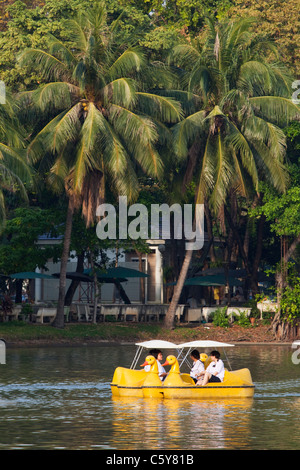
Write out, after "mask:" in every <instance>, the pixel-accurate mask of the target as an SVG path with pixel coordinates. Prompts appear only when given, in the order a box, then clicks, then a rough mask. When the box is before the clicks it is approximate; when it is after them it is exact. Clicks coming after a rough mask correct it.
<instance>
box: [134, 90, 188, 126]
mask: <svg viewBox="0 0 300 470" xmlns="http://www.w3.org/2000/svg"><path fill="white" fill-rule="evenodd" d="M136 96H137V100H138V101H137V107H138V109H139V110H140V111H141V112H142V113H144V114H146V115H148V116H152V117H153V118H155V119H158V120H160V121H161V122H164V123H174V122H178V121H180V120H181V119H182V117H183V112H182V109H181V106H180V103H179V102H178V101H176V100H174V99H172V98H169V97H167V96H162V95H156V94H153V93H141V92H137V93H136Z"/></svg>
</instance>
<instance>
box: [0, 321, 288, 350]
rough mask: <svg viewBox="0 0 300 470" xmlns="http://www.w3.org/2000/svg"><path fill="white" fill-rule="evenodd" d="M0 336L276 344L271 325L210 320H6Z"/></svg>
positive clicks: (19, 340)
mask: <svg viewBox="0 0 300 470" xmlns="http://www.w3.org/2000/svg"><path fill="white" fill-rule="evenodd" d="M0 339H3V340H4V341H5V342H6V344H7V346H8V347H24V346H46V345H62V346H63V345H82V344H90V345H92V344H98V343H103V342H106V343H127V342H128V343H135V342H139V341H147V340H150V339H163V340H167V341H172V342H174V343H177V344H180V343H183V342H186V341H194V340H197V339H202V340H204V339H205V340H209V339H211V340H215V341H222V342H227V343H234V344H247V343H254V344H255V343H279V342H278V341H276V339H275V337H274V335H273V333H272V328H271V326H270V325H262V324H260V323H257V324H256V325H254V326H249V327H241V326H239V325H235V324H233V325H232V326H231V327H229V328H222V327H216V326H214V325H213V324H211V323H206V324H201V325H199V324H191V323H189V324H180V325H177V326H176V327H175V328H174V329H173V330H167V329H165V328H164V327H163V325H162V324H157V323H134V322H128V323H124V322H123V323H114V322H111V323H98V324H96V325H94V324H87V323H73V324H72V323H67V324H66V325H65V327H64V328H63V329H57V328H54V327H53V326H51V325H46V324H44V325H37V324H28V323H23V322H7V323H1V324H0ZM279 344H280V343H279Z"/></svg>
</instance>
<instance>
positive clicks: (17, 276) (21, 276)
mask: <svg viewBox="0 0 300 470" xmlns="http://www.w3.org/2000/svg"><path fill="white" fill-rule="evenodd" d="M9 277H10V278H11V279H54V278H53V276H50V275H49V274H43V273H36V272H33V271H32V272H31V271H25V272H22V273H14V274H10V275H9Z"/></svg>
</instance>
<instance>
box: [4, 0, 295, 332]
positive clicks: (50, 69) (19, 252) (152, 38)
mask: <svg viewBox="0 0 300 470" xmlns="http://www.w3.org/2000/svg"><path fill="white" fill-rule="evenodd" d="M191 3H192V4H191V5H190V4H189V2H181V1H178V0H168V1H167V2H163V3H161V2H157V1H156V0H151V1H148V0H147V1H146V0H145V1H143V0H141V1H137V0H132V1H131V2H129V3H128V2H122V1H116V0H113V1H110V2H108V1H104V0H103V1H91V0H74V1H72V2H69V1H67V0H45V1H42V2H40V1H39V2H28V1H24V2H21V1H11V0H10V1H4V2H1V6H0V9H1V12H0V13H1V16H0V19H1V20H0V28H1V31H0V43H1V57H0V79H1V80H2V81H3V82H4V83H5V86H6V102H5V104H0V190H1V192H0V226H1V230H2V231H1V240H0V273H1V274H2V275H9V274H11V273H13V272H17V271H34V270H35V269H36V268H37V267H38V268H41V269H43V268H45V266H46V264H47V260H48V259H49V258H52V259H53V260H57V261H60V264H61V272H60V285H59V293H58V299H57V300H58V304H57V316H56V319H55V322H54V324H53V325H54V326H55V327H56V328H53V327H48V326H42V327H40V326H38V325H31V326H30V325H23V324H22V325H21V323H18V324H15V323H11V324H9V325H4V324H3V325H1V328H5V331H6V332H7V334H8V331H11V333H9V334H11V335H13V334H14V333H13V332H15V334H17V332H19V334H20V335H21V336H22V335H25V336H26V335H27V334H28V335H29V336H30V335H35V334H36V335H37V336H39V335H41V336H43V335H44V337H45V336H46V337H48V338H50V337H60V335H61V336H62V337H64V336H68V335H70V337H72V335H75V336H76V334H77V335H78V334H79V336H81V334H82V335H83V337H84V333H83V332H84V331H85V335H87V336H89V335H92V336H93V335H94V334H96V335H98V336H99V337H102V336H101V335H102V334H103V336H104V339H105V338H108V337H109V335H110V333H109V331H111V330H110V329H112V328H114V329H116V330H115V331H117V332H118V333H117V336H118V334H120V336H121V337H123V333H124V337H126V334H127V335H128V337H131V331H130V328H134V329H135V331H136V329H139V328H144V329H145V331H146V332H147V331H148V329H151V328H162V327H158V326H154V325H151V326H150V325H141V326H139V325H135V326H131V325H117V324H113V323H110V324H108V325H88V324H85V325H76V326H75V325H68V324H65V323H64V304H65V303H66V299H68V301H69V296H70V295H71V293H70V291H69V292H66V266H67V260H68V257H69V255H70V252H71V251H76V253H77V258H78V265H77V268H78V269H79V270H80V269H82V266H83V264H82V263H83V261H82V260H83V259H84V258H85V257H89V259H90V262H91V264H92V265H93V266H96V267H101V268H107V267H108V264H107V259H106V258H105V256H103V253H104V252H105V249H107V248H109V247H114V246H115V241H114V240H112V241H109V240H106V241H102V240H99V239H98V238H97V237H96V233H95V224H96V207H97V205H98V204H99V203H100V202H110V203H113V204H115V205H116V204H117V200H118V196H120V195H126V196H127V197H128V200H129V201H130V202H140V203H143V204H146V205H148V206H149V205H150V204H151V203H160V204H162V203H167V204H170V205H171V204H172V203H175V202H177V203H180V204H184V203H202V204H204V207H205V224H206V225H205V227H206V232H207V235H208V239H209V243H208V250H206V247H204V249H203V250H202V251H200V253H193V252H192V251H187V252H185V251H184V249H182V246H181V248H178V245H176V247H175V244H176V242H177V241H176V240H171V243H174V249H173V251H174V253H175V252H176V253H177V254H178V257H177V258H176V260H175V258H174V259H173V260H171V261H170V265H169V266H165V277H166V281H167V282H169V283H170V282H177V284H176V287H175V289H174V293H173V296H172V301H171V304H170V308H169V311H168V313H167V315H166V318H165V323H164V327H165V331H166V334H167V332H168V331H171V329H172V327H173V324H174V314H175V310H176V306H177V304H178V301H179V299H180V296H181V295H182V289H183V285H184V282H185V279H186V277H187V275H188V272H189V269H192V271H193V272H196V271H197V270H198V271H199V270H201V269H203V267H204V266H205V267H207V265H208V264H209V267H211V268H213V267H223V268H225V270H228V269H234V268H236V267H243V268H244V270H245V272H246V277H245V279H246V282H245V284H244V286H243V287H244V294H245V297H246V299H247V300H248V295H249V294H250V292H251V295H252V297H253V299H257V298H258V297H257V296H258V295H261V298H263V297H264V296H266V295H271V296H273V297H275V298H277V301H278V303H279V309H278V311H277V313H276V315H275V316H274V318H273V324H272V331H273V333H274V335H275V336H276V338H277V339H281V340H285V339H292V338H295V337H297V336H298V335H299V327H298V322H299V317H300V312H299V308H300V300H299V298H300V293H299V282H298V280H299V277H298V273H299V266H300V258H299V247H300V219H299V214H300V210H299V208H300V172H299V149H300V110H299V100H297V96H298V95H297V93H298V91H297V89H295V84H296V87H297V83H298V81H297V79H299V73H300V64H299V56H298V54H297V52H298V51H297V47H296V45H297V44H299V31H298V23H297V18H298V14H297V2H296V0H287V1H283V0H280V1H276V2H275V1H273V0H271V1H269V2H261V5H260V8H258V5H257V2H255V1H252V0H250V1H247V2H245V1H243V0H205V1H200V0H195V1H194V2H191ZM270 3H271V4H272V8H269V6H270ZM287 18H288V20H287ZM287 21H288V23H289V28H288V27H287ZM275 23H277V26H276V28H275V27H274V24H275ZM298 88H299V86H298ZM292 97H293V99H292ZM44 233H51V234H52V235H54V236H61V237H62V240H63V242H62V244H61V245H56V246H52V247H48V248H47V249H41V247H40V246H38V245H37V243H36V241H37V239H38V236H39V235H41V234H44ZM131 242H132V246H133V247H134V249H135V250H136V252H137V253H138V255H139V256H141V255H142V254H143V253H145V252H146V250H147V247H146V245H145V244H143V243H140V244H138V243H137V242H136V241H132V240H123V241H119V242H118V249H120V248H122V247H126V248H128V246H130V243H131ZM99 255H102V257H101V262H100V264H99ZM178 261H179V263H178ZM97 263H98V264H97ZM101 263H102V264H101ZM80 266H81V268H80ZM264 272H268V274H269V276H270V277H269V280H270V283H269V284H270V286H269V287H270V288H269V291H268V292H262V293H261V292H260V285H259V277H258V274H262V273H264ZM0 283H1V291H2V293H3V294H5V293H8V294H9V295H12V294H13V295H16V300H17V301H20V294H21V290H22V282H20V281H18V282H9V283H8V282H7V278H5V277H1V278H0ZM252 303H253V301H252ZM254 308H255V306H254V305H253V309H254ZM239 322H240V326H241V327H250V326H249V325H248V322H249V320H248V318H247V317H246V316H244V315H242V316H241V317H240V319H239ZM217 323H218V325H217ZM235 323H237V322H235ZM214 326H216V327H223V328H224V329H228V331H229V330H230V325H229V320H228V318H227V317H226V316H225V315H223V313H222V311H220V312H218V315H216V316H215V318H214ZM203 328H204V327H203ZM175 330H180V331H182V332H183V331H185V333H184V334H186V332H190V331H191V332H193V333H190V334H191V335H192V336H193V335H194V334H195V331H197V330H196V329H195V328H192V329H190V328H188V327H185V329H181V328H180V327H178V326H177V327H176V328H175ZM201 331H202V330H201ZM203 331H204V330H203ZM75 332H77V333H75ZM96 332H97V333H96ZM121 332H122V334H121ZM182 334H183V333H182ZM198 334H199V331H198ZM47 335H49V336H47ZM153 335H154V336H155V334H154V332H153ZM75 336H74V338H75ZM113 336H114V335H113Z"/></svg>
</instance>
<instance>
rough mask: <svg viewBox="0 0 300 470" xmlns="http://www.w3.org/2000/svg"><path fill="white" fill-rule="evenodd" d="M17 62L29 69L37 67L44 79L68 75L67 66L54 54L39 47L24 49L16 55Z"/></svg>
mask: <svg viewBox="0 0 300 470" xmlns="http://www.w3.org/2000/svg"><path fill="white" fill-rule="evenodd" d="M18 61H19V64H20V65H21V66H24V67H29V68H31V69H34V70H36V69H38V71H39V73H40V74H41V76H42V77H43V78H45V79H46V80H49V79H50V80H51V79H53V78H54V79H61V78H64V77H68V75H69V73H68V68H67V66H66V65H65V64H64V63H63V62H62V61H61V60H59V59H57V58H56V57H55V56H53V55H51V54H49V53H48V52H46V51H43V50H40V49H26V50H25V51H24V52H22V53H21V54H20V55H19V57H18Z"/></svg>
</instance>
